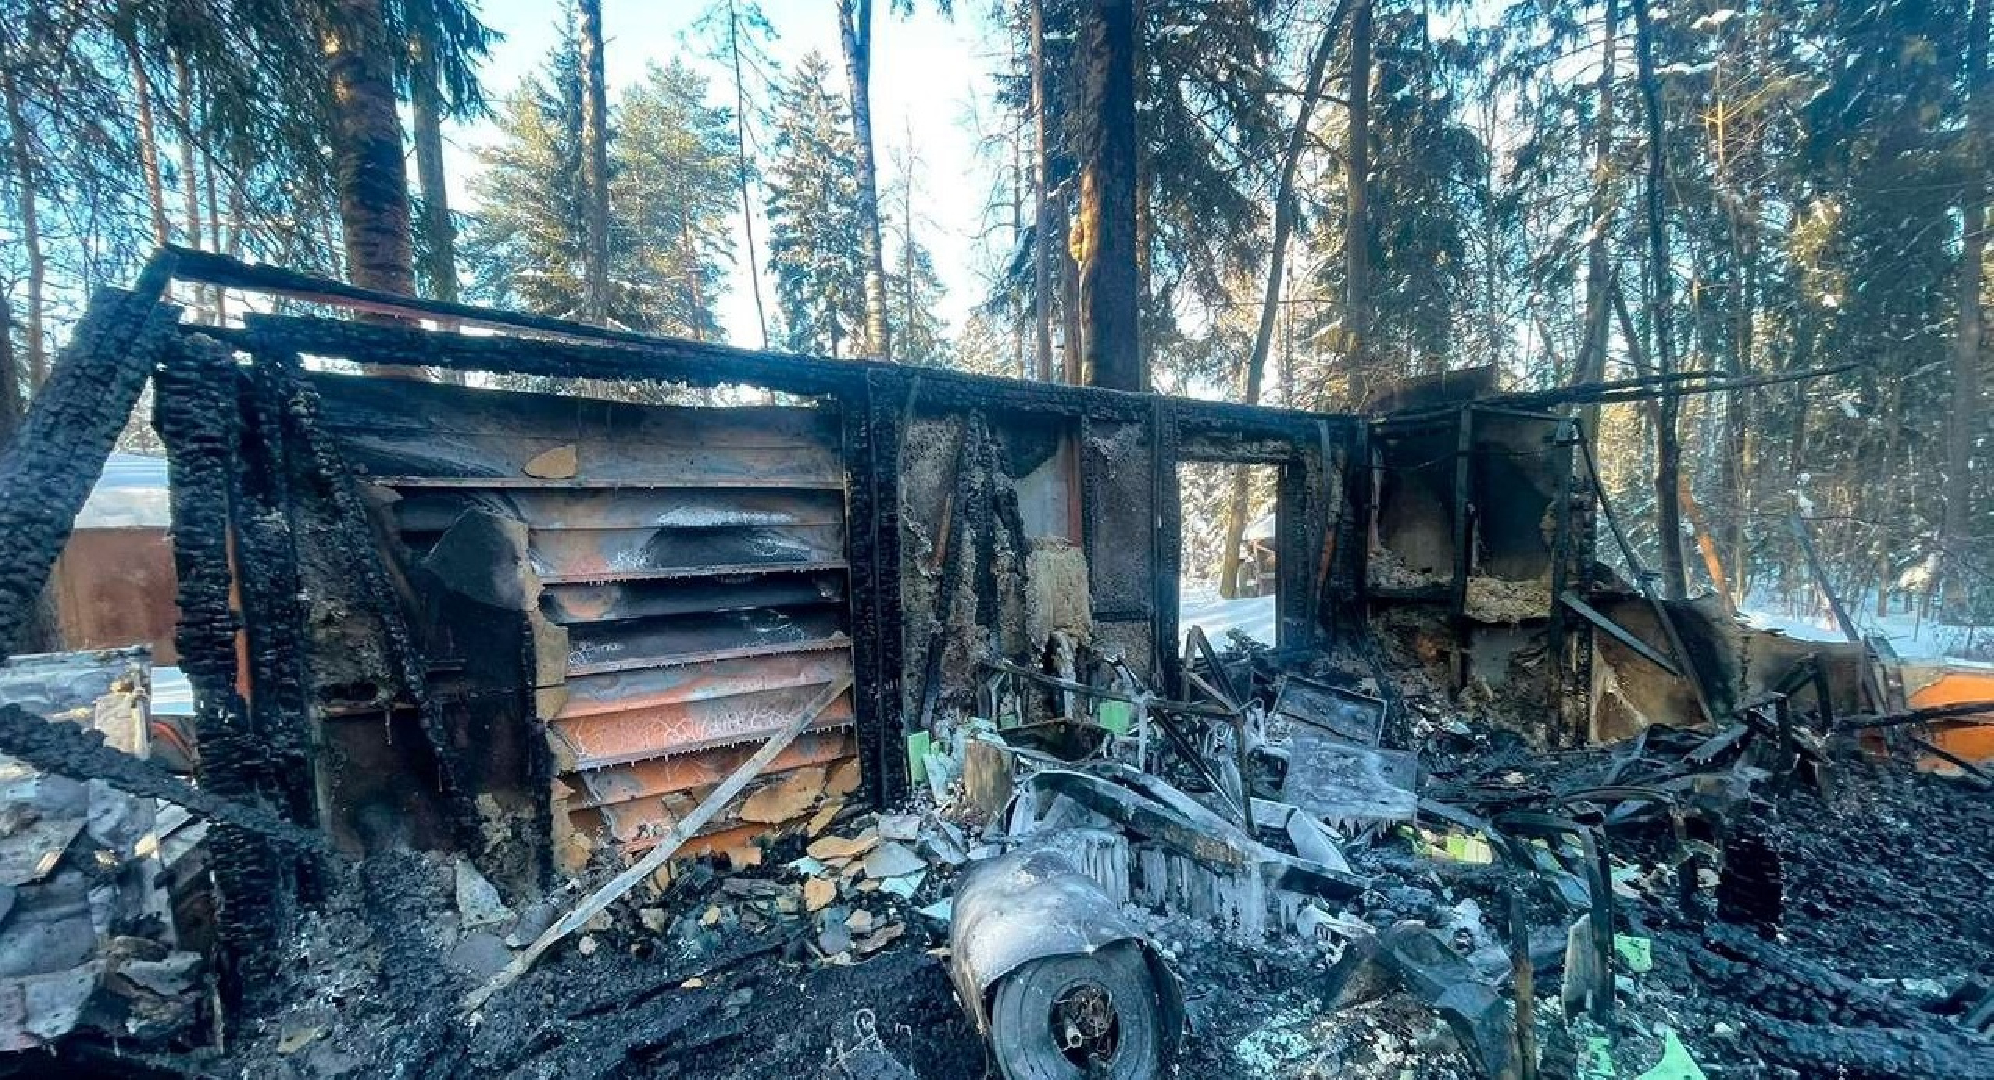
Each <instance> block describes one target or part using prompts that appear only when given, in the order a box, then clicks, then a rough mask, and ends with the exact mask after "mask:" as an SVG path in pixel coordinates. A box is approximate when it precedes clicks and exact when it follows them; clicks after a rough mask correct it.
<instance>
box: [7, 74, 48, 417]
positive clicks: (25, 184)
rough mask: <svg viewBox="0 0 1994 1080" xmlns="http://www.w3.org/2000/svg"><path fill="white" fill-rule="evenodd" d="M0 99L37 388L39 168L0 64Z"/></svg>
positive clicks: (43, 358)
mask: <svg viewBox="0 0 1994 1080" xmlns="http://www.w3.org/2000/svg"><path fill="white" fill-rule="evenodd" d="M0 96H4V97H5V98H6V103H5V104H6V107H7V127H8V130H10V131H11V132H13V138H12V139H10V140H8V146H7V152H8V156H9V157H11V158H12V159H13V167H14V184H15V196H16V199H17V201H18V204H19V205H18V207H17V212H18V213H19V215H20V222H19V224H20V229H21V248H22V250H23V251H24V252H26V254H27V258H28V290H27V291H28V310H27V327H26V331H27V332H26V334H25V338H26V341H27V348H28V357H27V359H28V386H29V387H30V388H33V387H39V386H40V385H41V384H42V381H43V380H44V379H47V378H48V342H47V338H46V331H45V328H44V323H43V320H44V318H45V316H46V313H45V311H44V302H43V293H44V291H45V290H46V288H47V285H48V256H47V253H46V252H44V251H43V250H42V225H41V192H40V190H39V183H38V181H37V177H36V174H37V173H39V172H40V171H41V165H40V163H39V162H37V161H36V160H35V150H34V143H33V136H32V135H31V134H30V133H29V131H28V118H27V110H26V109H25V108H24V106H23V102H22V101H21V89H20V85H19V84H18V83H16V82H15V81H14V73H13V69H11V68H9V67H7V66H6V65H4V64H0Z"/></svg>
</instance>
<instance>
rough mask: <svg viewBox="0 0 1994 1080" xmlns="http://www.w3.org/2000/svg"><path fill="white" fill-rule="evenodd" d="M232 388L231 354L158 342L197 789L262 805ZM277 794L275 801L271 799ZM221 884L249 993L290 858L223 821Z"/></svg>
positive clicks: (229, 962) (279, 924) (289, 887)
mask: <svg viewBox="0 0 1994 1080" xmlns="http://www.w3.org/2000/svg"><path fill="white" fill-rule="evenodd" d="M239 400H240V399H239V397H238V393H237V387H236V376H235V371H234V361H233V358H232V357H231V356H230V354H229V352H228V350H227V349H225V348H224V347H222V346H221V345H220V344H218V343H217V342H215V341H214V340H212V339H210V338H207V337H205V336H202V335H198V334H190V335H188V336H186V337H184V338H182V339H180V340H178V341H177V342H175V343H174V345H173V346H172V347H171V348H170V349H169V350H168V351H167V354H166V357H165V362H164V363H163V364H162V365H161V367H160V372H159V385H158V392H157V394H156V396H155V401H154V413H155V416H154V426H155V427H157V428H158V430H159V436H160V439H161V441H163V442H164V443H165V444H166V451H167V475H168V478H169V482H170V487H171V492H172V505H173V565H174V572H175V575H176V577H177V579H178V589H179V595H178V602H179V607H180V622H179V625H178V627H177V628H176V630H175V633H174V646H175V648H176V649H177V650H178V651H179V653H180V666H181V668H182V669H183V670H185V671H186V673H187V681H188V682H189V683H190V684H192V686H193V688H194V732H195V737H196V739H197V740H198V743H199V746H200V758H199V775H200V780H201V787H202V789H203V790H205V791H208V792H211V793H213V794H214V795H217V796H219V797H221V798H223V799H227V800H230V801H231V802H236V803H246V804H249V805H256V806H262V805H266V804H268V803H270V802H277V801H279V800H273V799H271V798H270V796H271V795H272V794H273V793H274V791H275V790H276V785H277V784H278V782H279V781H278V773H279V769H278V755H277V753H276V752H275V748H274V747H273V746H272V744H271V742H270V740H268V739H266V738H263V737H261V736H260V735H259V734H258V733H257V732H256V731H255V730H254V728H253V727H252V725H251V722H250V713H249V706H248V703H247V702H245V701H244V700H243V698H242V695H241V694H240V693H239V692H238V691H237V689H236V634H237V632H238V631H239V630H241V629H242V623H241V620H240V619H239V618H238V617H237V614H236V610H235V606H234V594H235V584H236V582H235V574H234V570H233V566H234V560H233V559H232V553H231V550H230V548H231V533H232V531H233V525H234V521H235V519H236V517H237V514H236V506H235V499H234V495H235V494H236V490H237V489H236V478H237V477H238V475H239V472H240V466H241V463H240V460H239V453H238V447H239V439H240V429H239V420H240V413H239V408H240V404H239ZM280 804H281V802H280ZM209 850H210V853H211V858H212V861H213V866H214V875H215V884H216V888H217V890H218V891H219V892H220V894H221V905H220V912H219V917H218V920H217V921H218V924H219V934H220V937H221V942H222V946H223V949H224V952H225V968H224V970H225V975H224V988H225V991H226V992H227V994H228V996H229V997H230V998H231V999H247V1000H249V1001H251V1002H252V1003H254V1001H255V1000H256V995H258V994H259V993H260V992H261V991H262V990H264V989H266V988H268V987H269V986H270V985H271V982H272V980H273V978H274V976H275V974H276V971H277V955H276V945H277V942H278V941H279V940H280V939H281V937H282V935H283V934H284V933H285V931H286V930H287V928H288V926H289V924H290V920H291V918H292V915H293V911H292V907H293V904H294V902H295V900H296V898H297V867H296V866H295V865H294V864H293V863H291V862H290V861H289V860H286V859H284V858H281V857H280V856H279V854H278V853H277V852H276V851H275V850H273V849H272V847H271V846H270V844H269V843H268V840H267V838H266V837H265V836H263V835H262V834H260V833H257V832H253V831H251V830H247V829H242V828H237V827H233V826H229V825H223V827H221V828H220V829H218V830H217V833H216V836H215V837H214V839H213V841H212V842H211V843H210V845H209Z"/></svg>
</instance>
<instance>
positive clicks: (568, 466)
mask: <svg viewBox="0 0 1994 1080" xmlns="http://www.w3.org/2000/svg"><path fill="white" fill-rule="evenodd" d="M580 465H581V463H580V461H579V460H578V459H577V458H576V457H575V444H573V443H568V444H566V445H564V446H557V447H555V448H554V449H552V450H548V451H545V452H543V453H540V454H536V455H534V456H533V457H532V458H531V459H530V460H528V461H527V463H526V464H525V465H523V466H521V467H520V471H521V472H523V473H525V474H526V475H528V476H531V477H533V478H534V479H536V480H573V479H574V478H575V472H576V470H577V469H578V468H579V467H580Z"/></svg>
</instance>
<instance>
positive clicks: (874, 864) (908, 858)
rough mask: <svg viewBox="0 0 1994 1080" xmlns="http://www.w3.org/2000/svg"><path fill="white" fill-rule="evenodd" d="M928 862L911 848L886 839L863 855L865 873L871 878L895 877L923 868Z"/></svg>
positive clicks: (926, 866)
mask: <svg viewBox="0 0 1994 1080" xmlns="http://www.w3.org/2000/svg"><path fill="white" fill-rule="evenodd" d="M927 868H928V864H927V863H926V862H924V861H922V859H921V857H920V856H919V855H916V854H914V852H913V850H912V849H911V848H908V847H907V846H905V845H903V844H899V843H895V842H892V841H888V842H886V843H883V844H880V845H879V846H877V847H875V848H873V849H872V852H871V853H870V854H868V855H867V856H866V857H865V873H866V876H867V877H873V878H895V877H903V876H905V875H907V874H912V873H914V872H916V871H918V870H925V869H927Z"/></svg>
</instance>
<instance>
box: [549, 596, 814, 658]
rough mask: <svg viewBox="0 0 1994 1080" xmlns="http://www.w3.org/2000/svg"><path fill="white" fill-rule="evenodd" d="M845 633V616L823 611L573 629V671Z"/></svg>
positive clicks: (769, 611)
mask: <svg viewBox="0 0 1994 1080" xmlns="http://www.w3.org/2000/svg"><path fill="white" fill-rule="evenodd" d="M843 629H844V626H843V619H842V617H841V613H840V612H838V611H836V610H834V609H826V608H821V607H813V608H797V609H790V610H783V609H776V608H754V609H750V610H747V611H727V612H720V613H717V614H711V615H697V616H672V617H668V618H662V619H638V620H633V621H630V622H619V623H581V624H577V625H574V626H571V627H569V628H568V649H569V653H568V671H569V674H571V675H573V674H585V673H588V672H590V671H593V670H602V668H600V667H599V665H602V664H616V665H618V666H619V667H623V666H628V665H631V664H634V663H640V662H646V661H649V662H656V661H663V660H669V659H671V658H672V657H674V656H677V655H681V654H690V653H699V654H705V653H713V652H721V651H731V650H739V649H765V648H769V647H771V646H776V645H796V644H800V643H803V642H807V641H821V640H825V639H828V638H831V637H832V636H833V635H837V634H840V633H841V632H842V631H843Z"/></svg>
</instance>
